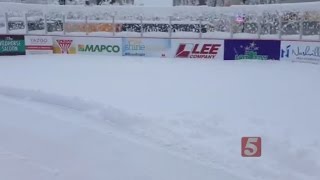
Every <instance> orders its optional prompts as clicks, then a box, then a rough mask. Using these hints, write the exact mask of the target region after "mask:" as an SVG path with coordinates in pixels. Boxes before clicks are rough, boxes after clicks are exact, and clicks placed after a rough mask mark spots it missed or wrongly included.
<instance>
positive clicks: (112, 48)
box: [75, 37, 122, 56]
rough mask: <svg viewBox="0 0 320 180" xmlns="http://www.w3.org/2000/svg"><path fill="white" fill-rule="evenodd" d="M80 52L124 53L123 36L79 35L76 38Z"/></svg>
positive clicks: (111, 54)
mask: <svg viewBox="0 0 320 180" xmlns="http://www.w3.org/2000/svg"><path fill="white" fill-rule="evenodd" d="M75 44H76V45H77V53H78V54H101V55H110V56H121V55H122V39H121V38H103V37H101V38H97V37H79V38H77V39H75Z"/></svg>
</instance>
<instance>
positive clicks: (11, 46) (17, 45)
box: [0, 35, 26, 56]
mask: <svg viewBox="0 0 320 180" xmlns="http://www.w3.org/2000/svg"><path fill="white" fill-rule="evenodd" d="M25 54H26V47H25V41H24V35H0V56H14V55H25Z"/></svg>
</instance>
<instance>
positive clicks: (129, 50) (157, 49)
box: [122, 38, 172, 57]
mask: <svg viewBox="0 0 320 180" xmlns="http://www.w3.org/2000/svg"><path fill="white" fill-rule="evenodd" d="M122 45H123V50H122V52H123V56H145V57H172V56H171V39H160V38H158V39H157V38H123V39H122Z"/></svg>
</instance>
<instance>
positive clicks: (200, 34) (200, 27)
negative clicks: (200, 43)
mask: <svg viewBox="0 0 320 180" xmlns="http://www.w3.org/2000/svg"><path fill="white" fill-rule="evenodd" d="M199 38H200V39H201V38H202V16H200V19H199Z"/></svg>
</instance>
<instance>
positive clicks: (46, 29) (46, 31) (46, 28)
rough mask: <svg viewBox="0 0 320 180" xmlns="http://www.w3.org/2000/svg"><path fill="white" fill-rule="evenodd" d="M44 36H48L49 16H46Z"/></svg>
mask: <svg viewBox="0 0 320 180" xmlns="http://www.w3.org/2000/svg"><path fill="white" fill-rule="evenodd" d="M44 34H45V35H47V34H48V21H47V14H45V15H44Z"/></svg>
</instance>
